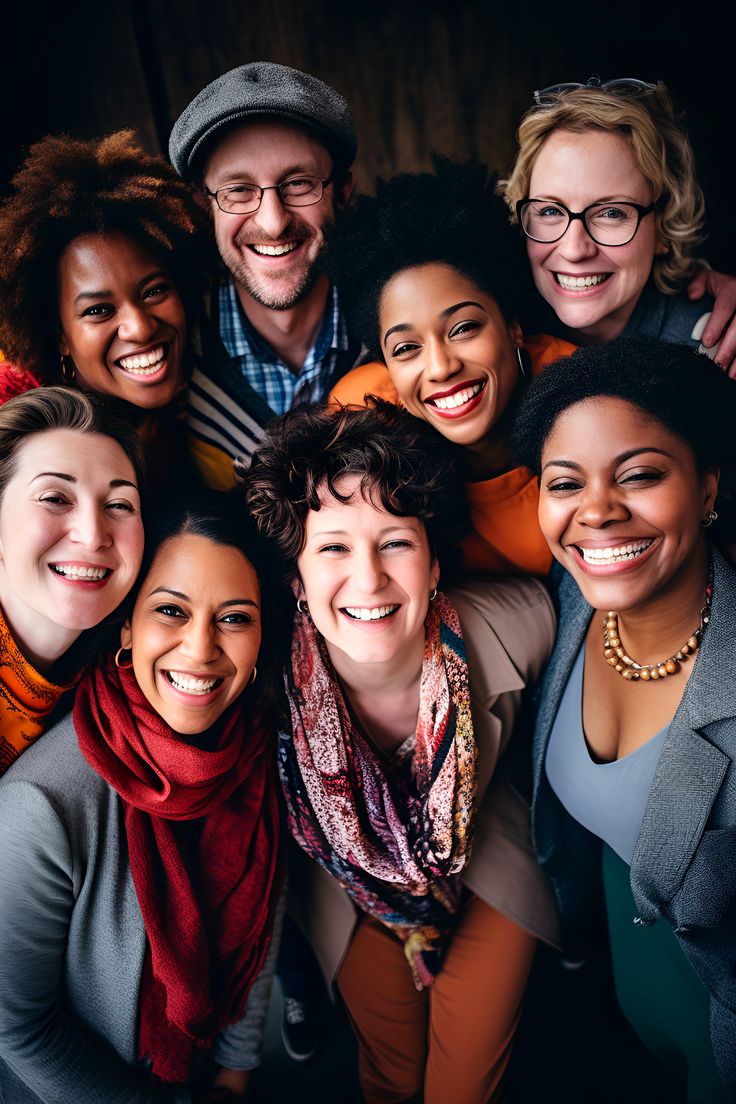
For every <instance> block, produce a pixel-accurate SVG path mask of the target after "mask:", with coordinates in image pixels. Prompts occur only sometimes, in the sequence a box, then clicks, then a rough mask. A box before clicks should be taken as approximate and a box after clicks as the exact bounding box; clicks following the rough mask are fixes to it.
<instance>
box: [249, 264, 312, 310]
mask: <svg viewBox="0 0 736 1104" xmlns="http://www.w3.org/2000/svg"><path fill="white" fill-rule="evenodd" d="M230 272H231V275H232V277H233V279H234V280H235V282H236V284H239V285H240V287H241V288H242V289H243V290H244V291H245V292H247V293H248V295H250V297H251V299H255V301H256V303H260V305H261V306H262V307H266V308H267V309H268V310H274V311H282V310H289V309H290V308H291V307H295V306H296V305H297V303H301V302H302V300H303V299H306V297H307V296H308V295H309V293H310V291H311V290H312V288H313V287H314V285H315V283H316V281H317V279H318V277H319V275H320V269H319V266H318V264H317V263H316V262H315V264H312V265H310V266H309V268H308V269H307V270H306V272H304V273H303V276H302V279H301V280H299V281H298V283H297V284H293V285H292V286H291V287H290V288H289V289H288V291H286V292H282V293H281V294H279V292H278V290H277V289H276V288H273V287H270V286H268V284H267V281H265V280H264V281H255V280H254V279H253V278H252V274H251V273H250V272H249V271H248V270H247V268H246V267H245V266H240V265H239V266H238V268H237V270H233V269H232V268H231V269H230Z"/></svg>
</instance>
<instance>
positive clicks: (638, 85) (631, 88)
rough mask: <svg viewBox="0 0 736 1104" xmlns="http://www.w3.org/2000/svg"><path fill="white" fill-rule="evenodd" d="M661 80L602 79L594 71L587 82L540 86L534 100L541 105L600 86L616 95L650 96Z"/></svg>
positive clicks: (601, 88) (632, 78) (633, 78)
mask: <svg viewBox="0 0 736 1104" xmlns="http://www.w3.org/2000/svg"><path fill="white" fill-rule="evenodd" d="M660 85H661V81H656V83H654V84H652V83H651V81H643V80H638V78H637V77H616V79H615V80H609V81H602V80H601V78H600V77H599V76H598V74H597V73H594V74H593V76H592V77H590V79H589V80H587V81H586V82H585V84H580V83H578V82H577V81H567V82H564V83H563V84H550V86H549V87H548V88H540V89H538V90H537V91H536V92H533V93H532V95H533V96H534V102H535V104H537V105H538V106H539V107H544V106H545V105H548V104H553V103H556V102H557V97H558V96H564V94H565V93H566V92H577V91H578V90H579V89H580V88H598V89H600V91H601V92H611V93H613V95H614V96H631V97H633V98H634V99H636V97H638V96H648V95H649V94H650V93H651V92H656V91H657V89H658V88H659V87H660Z"/></svg>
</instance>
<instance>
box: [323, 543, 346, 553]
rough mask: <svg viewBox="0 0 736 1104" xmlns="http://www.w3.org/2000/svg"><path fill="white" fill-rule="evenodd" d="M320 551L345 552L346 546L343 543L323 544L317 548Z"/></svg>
mask: <svg viewBox="0 0 736 1104" xmlns="http://www.w3.org/2000/svg"><path fill="white" fill-rule="evenodd" d="M319 551H320V552H347V546H346V545H344V544H323V545H322V546H321V548H320V549H319Z"/></svg>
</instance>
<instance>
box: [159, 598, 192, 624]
mask: <svg viewBox="0 0 736 1104" xmlns="http://www.w3.org/2000/svg"><path fill="white" fill-rule="evenodd" d="M154 613H159V614H161V616H162V617H166V618H171V620H172V621H173V620H174V619H176V618H183V617H186V614H185V613H184V610H183V609H182V608H181V606H177V605H174V603H173V602H162V603H161V604H160V605H158V606H154Z"/></svg>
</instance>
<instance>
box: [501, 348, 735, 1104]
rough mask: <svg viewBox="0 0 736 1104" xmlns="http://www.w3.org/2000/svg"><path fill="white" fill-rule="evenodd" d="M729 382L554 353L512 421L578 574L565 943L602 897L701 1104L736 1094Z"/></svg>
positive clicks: (562, 587)
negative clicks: (720, 543) (721, 547)
mask: <svg viewBox="0 0 736 1104" xmlns="http://www.w3.org/2000/svg"><path fill="white" fill-rule="evenodd" d="M694 379H697V385H696V386H693V380H694ZM735 386H736V385H734V383H733V382H731V381H730V380H728V379H727V378H726V377H725V376H724V375H723V373H721V372H720V371H719V370H718V369H717V368H716V367H715V366H714V365H713V364H712V363H711V362H710V361H709V360H708V359H707V358H706V357H704V356H702V355H699V354H698V353H697V352H696V351H695V350H694V349H690V348H688V347H687V346H685V345H682V344H680V345H678V344H674V343H663V342H659V341H656V340H655V339H653V338H644V337H628V338H619V339H618V340H616V341H614V342H610V343H604V344H601V345H591V346H588V347H587V348H585V349H581V350H578V352H576V353H574V354H573V355H572V356H571V357H570V358H569V359H567V360H565V361H560V362H559V363H558V364H555V365H550V367H549V368H548V369H546V370H545V372H544V373H543V374H542V375H541V376H540V377H539V379H538V380H536V381H535V382H534V384H533V385H532V387H531V388H530V389H529V392H528V394H527V396H526V398H525V400H524V402H523V403H522V405H521V408H520V411H519V415H518V418H517V424H516V443H517V449H518V453H519V455H520V457H521V458H522V459H523V460H524V462H525V463H526V464H528V465H529V467H530V468H531V470H532V471H535V472H538V473H540V477H541V489H540V504H539V519H540V524H541V527H542V531H543V532H544V534H545V537H546V538H547V540H548V542H549V545H550V549H551V551H552V554H553V555H554V557H555V559H556V560H557V561H558V562H559V563H560V564H561V565H562V567H563V568H565V572H564V573H563V572H561V573H560V575H561V576H562V578H561V579H560V580H559V588H558V602H559V615H560V620H559V628H558V635H557V643H556V646H555V651H554V653H553V656H552V659H551V661H550V664H549V666H548V669H547V672H546V674H545V678H544V681H543V683H542V687H541V690H540V692H539V694H538V699H537V703H538V719H537V729H536V735H535V746H534V775H535V781H534V798H533V803H532V826H533V834H534V840H535V846H536V848H537V853H538V855H539V857H540V861H541V863H542V865H543V867H544V869H545V871H546V872H547V874H548V876H549V878H550V881H551V884H552V887H553V889H554V891H555V895H556V898H557V900H558V904H559V907H560V913H561V918H562V922H563V930H564V931H565V933H566V940H567V941H568V944H571V945H572V946H574V945H575V944H577V946H578V947H580V945H581V943H583V944H584V943H585V941H586V929H587V931H589V930H590V925H591V923H593V922H594V918H595V917H596V916H597V915H598V908H597V903H598V901H599V899H600V894H601V891H602V892H603V896H604V900H605V907H606V912H607V917H608V933H609V939H610V945H611V953H612V960H613V973H614V981H615V985H616V992H617V995H618V999H619V1003H620V1005H621V1008H622V1010H623V1012H624V1014H625V1015H626V1017H627V1018H628V1020H629V1022H630V1024H631V1025H632V1027H633V1028H634V1030H635V1031H636V1032H637V1034H638V1035H639V1037H640V1038H641V1039H642V1040H643V1042H644V1043H645V1044H646V1045H647V1046H648V1047H649V1049H650V1050H651V1051H652V1053H653V1054H654V1055H655V1056H656V1057H657V1058H659V1059H660V1061H661V1062H662V1063H663V1064H664V1065H665V1066H666V1067H667V1069H668V1070H669V1073H670V1074H671V1076H672V1078H673V1082H676V1086H675V1085H674V1084H673V1090H674V1091H676V1092H677V1098H678V1099H679V1098H680V1093H682V1091H683V1089H684V1088H685V1086H687V1100H688V1104H716V1102H719V1104H720V1102H721V1101H723V1102H724V1104H725V1101H726V1100H732V1099H734V1094H736V980H735V979H736V939H735V934H736V932H735V930H734V917H735V916H736V912H735V909H736V877H735V876H734V869H735V868H734V862H733V855H734V845H735V843H736V796H735V795H736V788H735V779H734V766H733V764H734V752H735V751H736V695H735V694H734V688H733V680H732V678H731V672H732V670H733V667H734V664H735V663H736V656H735V655H734V639H735V638H734V631H733V625H734V619H736V576H735V575H734V572H733V569H732V567H731V566H730V564H729V562H728V561H727V560H726V559H725V558H724V557H723V556H722V555H721V554H720V553H719V551H718V548H717V547H716V545H715V544H714V543H713V541H712V540H710V539H709V537H710V536H711V534H715V535H716V536H717V537H718V539H721V540H727V539H730V540H732V539H733V531H732V528H733V518H732V517H728V518H726V519H725V520H727V521H728V525H726V526H725V528H724V529H723V530H722V532H721V534H720V536H719V534H718V528H719V526H720V527H722V526H723V523H724V516H723V515H724V514H728V512H729V510H732V503H733V497H732V486H733V476H734V470H735V461H736V450H734V444H733V422H734V413H735V409H734V408H735V405H736V392H735V391H734V387H735ZM719 486H720V488H722V490H721V493H720V496H719ZM727 489H728V491H729V493H728V494H727V495H724V493H723V491H725V490H727ZM719 513H721V515H722V516H721V517H720V518H719V517H718V514H719ZM714 523H715V524H714ZM566 573H567V574H566Z"/></svg>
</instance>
